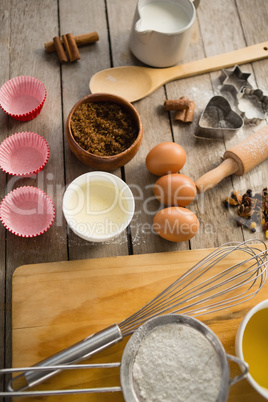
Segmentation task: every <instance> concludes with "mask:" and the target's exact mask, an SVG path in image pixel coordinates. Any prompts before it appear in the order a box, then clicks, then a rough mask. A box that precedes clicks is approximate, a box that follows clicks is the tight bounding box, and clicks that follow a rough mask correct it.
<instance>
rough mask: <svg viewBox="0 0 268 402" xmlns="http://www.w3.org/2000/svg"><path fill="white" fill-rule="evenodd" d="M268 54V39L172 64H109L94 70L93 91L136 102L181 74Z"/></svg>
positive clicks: (260, 57)
mask: <svg viewBox="0 0 268 402" xmlns="http://www.w3.org/2000/svg"><path fill="white" fill-rule="evenodd" d="M266 57H268V42H262V43H259V44H257V45H253V46H248V47H245V48H242V49H239V50H234V51H233V52H229V53H224V54H221V55H217V56H212V57H208V58H206V59H202V60H196V61H192V62H190V63H186V64H181V65H178V66H174V67H169V68H162V69H158V68H150V67H138V66H123V67H114V68H108V69H107V70H103V71H99V72H98V73H96V74H94V75H93V76H92V78H91V80H90V81H89V89H90V91H91V92H92V93H95V92H106V93H111V94H114V95H118V96H122V97H123V98H125V99H127V100H128V101H129V102H134V101H137V100H139V99H142V98H144V97H145V96H148V95H150V94H151V93H152V92H154V91H155V90H156V89H157V88H159V87H160V86H161V85H163V84H166V83H167V82H170V81H173V80H177V79H180V78H186V77H192V76H194V75H199V74H204V73H209V72H211V71H216V70H220V69H222V68H228V67H232V66H234V65H236V64H243V63H250V62H251V61H256V60H260V59H264V58H266Z"/></svg>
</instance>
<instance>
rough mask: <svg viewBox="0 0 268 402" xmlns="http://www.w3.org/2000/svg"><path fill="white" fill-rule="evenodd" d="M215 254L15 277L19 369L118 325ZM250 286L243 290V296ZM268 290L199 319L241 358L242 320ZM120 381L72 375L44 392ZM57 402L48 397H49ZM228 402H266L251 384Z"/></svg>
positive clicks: (104, 355)
mask: <svg viewBox="0 0 268 402" xmlns="http://www.w3.org/2000/svg"><path fill="white" fill-rule="evenodd" d="M260 248H262V247H260ZM209 251H212V250H211V249H210V250H208V249H203V250H192V251H186V250H185V251H176V252H163V253H151V254H141V255H133V256H128V257H122V256H121V257H108V258H101V259H91V260H82V261H71V262H60V263H53V264H36V265H27V266H22V267H20V268H19V269H17V270H16V271H15V274H14V276H13V366H14V367H22V366H23V367H25V366H28V365H32V364H35V363H37V362H38V361H41V360H43V359H45V358H47V357H49V356H50V355H52V354H54V353H56V352H58V351H60V350H62V349H64V348H66V347H68V346H70V345H72V344H74V343H75V342H78V341H80V340H82V339H83V338H85V337H87V336H89V335H90V334H92V333H95V332H97V331H98V330H101V329H104V328H106V327H107V326H109V325H112V324H115V323H117V324H119V323H120V322H122V321H123V320H124V319H125V318H127V317H129V316H130V315H131V314H133V313H135V312H136V311H137V310H139V309H140V308H141V307H142V306H144V305H145V304H146V303H148V302H149V301H150V300H151V299H153V298H154V297H155V296H157V294H159V293H160V292H161V291H163V290H164V289H165V288H166V287H167V286H169V285H170V284H171V283H173V282H174V281H175V280H177V279H178V278H179V277H180V276H181V275H182V274H184V273H185V272H186V271H187V270H188V269H189V268H191V267H192V266H194V264H195V263H197V262H199V261H200V260H201V259H202V258H204V257H206V256H207V255H208V253H209ZM247 258H248V255H247V254H245V253H237V252H234V253H232V254H230V255H229V256H228V257H227V258H225V259H224V260H222V261H220V262H219V263H218V264H217V265H216V266H214V267H213V268H211V269H210V271H209V276H213V275H214V274H216V273H219V272H223V270H224V269H225V268H227V267H230V266H232V265H234V264H238V263H239V262H241V261H243V260H244V259H247ZM205 277H206V275H205ZM203 278H204V277H201V278H199V279H197V281H196V282H195V284H198V283H201V281H202V280H203ZM245 289H246V288H244V287H242V289H241V292H242V291H243V290H245ZM254 289H255V288H254ZM267 293H268V283H266V284H265V286H264V287H263V288H262V289H261V290H260V291H259V293H258V294H257V295H256V296H255V297H254V298H253V299H250V300H249V301H246V302H244V303H243V304H240V305H237V306H233V307H229V308H225V309H224V310H223V311H220V312H216V313H211V314H209V315H203V316H200V317H197V318H199V319H201V321H203V322H205V323H206V324H207V325H209V327H210V328H211V329H212V330H213V331H214V332H215V333H216V335H217V336H218V337H219V339H220V341H221V342H222V344H223V346H224V348H225V350H226V353H229V354H231V355H234V354H235V351H234V345H235V335H236V331H237V329H238V326H239V324H240V322H241V320H242V319H243V317H244V315H245V314H246V312H247V311H248V310H249V309H250V308H251V307H252V306H253V305H255V304H257V303H258V302H260V301H262V300H264V299H266V298H267ZM227 298H228V296H226V298H225V300H226V299H227ZM216 301H217V299H214V302H216ZM148 318H149V316H148ZM126 341H127V339H125V340H124V341H123V342H122V343H120V344H118V345H116V346H113V347H111V348H109V349H107V350H106V351H103V352H101V354H100V355H99V354H98V355H96V356H93V357H92V358H91V359H90V361H88V362H92V363H93V362H117V361H120V360H121V355H122V352H123V349H124V346H125V343H126ZM239 372H240V370H239V368H238V366H233V365H231V376H232V377H233V376H235V375H238V374H239ZM119 384H120V379H119V374H118V370H117V369H116V370H109V371H108V372H107V370H104V371H100V370H97V371H95V370H91V371H89V372H88V371H85V372H84V371H83V372H81V371H79V372H77V371H71V372H70V371H66V372H64V373H61V374H60V375H58V376H55V377H54V378H52V379H50V380H49V381H47V382H46V384H45V383H44V384H43V385H42V386H40V387H38V389H44V390H45V389H55V388H56V389H64V388H66V387H67V388H71V389H73V388H74V387H80V388H88V387H96V386H101V387H103V386H115V385H119ZM58 398H59V397H58V396H57V397H48V398H45V399H44V400H45V401H46V400H48V401H50V400H51V401H53V400H58ZM62 399H64V400H65V401H107V400H109V401H110V400H111V401H122V400H123V398H122V394H121V393H115V394H111V393H109V394H95V395H84V396H83V395H75V396H65V397H64V398H63V397H62ZM22 400H24V399H22ZM25 400H27V398H25ZM228 400H229V401H237V402H240V401H241V402H242V401H243V402H250V401H253V400H254V402H255V401H256V402H257V401H262V400H264V399H263V398H260V397H259V396H258V394H257V393H256V391H254V389H253V388H252V387H251V386H250V385H249V383H248V382H247V381H242V382H240V383H238V384H236V385H234V386H233V387H231V390H230V397H229V399H228Z"/></svg>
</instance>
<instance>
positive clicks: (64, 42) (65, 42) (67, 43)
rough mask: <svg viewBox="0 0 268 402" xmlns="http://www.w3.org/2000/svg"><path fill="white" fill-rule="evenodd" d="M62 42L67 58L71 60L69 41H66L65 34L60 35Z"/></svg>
mask: <svg viewBox="0 0 268 402" xmlns="http://www.w3.org/2000/svg"><path fill="white" fill-rule="evenodd" d="M62 42H63V44H64V48H65V50H66V52H67V54H68V58H69V60H71V57H72V54H71V49H70V46H69V42H68V39H67V36H66V35H62Z"/></svg>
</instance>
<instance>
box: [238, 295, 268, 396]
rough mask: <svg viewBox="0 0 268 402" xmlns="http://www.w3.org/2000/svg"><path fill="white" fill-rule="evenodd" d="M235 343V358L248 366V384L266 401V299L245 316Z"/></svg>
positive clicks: (267, 391) (267, 304) (267, 382)
mask: <svg viewBox="0 0 268 402" xmlns="http://www.w3.org/2000/svg"><path fill="white" fill-rule="evenodd" d="M235 341H236V344H235V349H236V354H237V356H238V357H239V358H240V359H243V360H244V361H245V362H247V363H248V365H249V374H248V377H247V379H248V381H249V383H250V384H251V385H252V386H253V388H255V390H256V391H257V392H258V393H259V394H260V395H262V396H263V397H264V398H266V399H268V375H267V373H268V299H267V300H264V301H262V302H261V303H259V304H257V305H256V306H255V307H253V308H252V309H251V310H250V311H249V312H248V313H247V314H246V316H245V317H244V319H243V321H242V322H241V324H240V326H239V328H238V331H237V334H236V340H235Z"/></svg>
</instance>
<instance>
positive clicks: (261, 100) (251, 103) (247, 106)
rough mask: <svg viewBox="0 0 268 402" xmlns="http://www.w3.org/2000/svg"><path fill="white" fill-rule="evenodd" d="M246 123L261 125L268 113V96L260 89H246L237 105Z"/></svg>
mask: <svg viewBox="0 0 268 402" xmlns="http://www.w3.org/2000/svg"><path fill="white" fill-rule="evenodd" d="M237 107H238V109H239V111H240V112H241V113H242V117H243V118H244V119H245V121H248V122H251V123H259V121H260V120H264V119H265V118H266V117H267V113H268V96H266V95H264V94H263V91H261V90H260V89H250V88H246V89H244V91H243V95H242V96H241V98H240V99H239V101H238V105H237Z"/></svg>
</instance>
